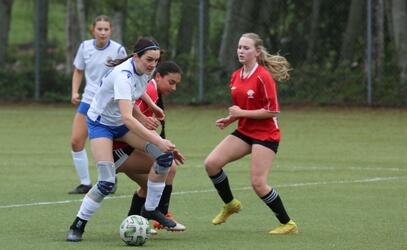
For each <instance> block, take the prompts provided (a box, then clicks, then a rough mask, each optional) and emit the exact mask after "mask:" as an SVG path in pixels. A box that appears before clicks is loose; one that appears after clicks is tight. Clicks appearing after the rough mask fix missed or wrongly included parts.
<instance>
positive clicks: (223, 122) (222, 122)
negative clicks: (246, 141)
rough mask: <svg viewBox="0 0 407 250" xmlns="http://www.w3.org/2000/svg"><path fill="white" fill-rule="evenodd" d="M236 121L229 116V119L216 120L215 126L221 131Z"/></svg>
mask: <svg viewBox="0 0 407 250" xmlns="http://www.w3.org/2000/svg"><path fill="white" fill-rule="evenodd" d="M234 121H235V119H233V118H232V117H231V116H228V117H225V118H220V119H218V120H216V122H215V124H216V126H217V127H219V128H220V129H224V128H226V127H227V126H229V125H230V124H231V123H232V122H234Z"/></svg>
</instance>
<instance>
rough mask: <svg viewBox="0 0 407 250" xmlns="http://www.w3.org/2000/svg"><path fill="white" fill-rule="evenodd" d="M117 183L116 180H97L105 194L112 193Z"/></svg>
mask: <svg viewBox="0 0 407 250" xmlns="http://www.w3.org/2000/svg"><path fill="white" fill-rule="evenodd" d="M115 185H116V184H115V183H114V182H108V181H98V182H97V187H98V190H99V191H100V192H101V193H102V194H103V195H105V196H106V195H108V194H110V193H111V192H112V191H113V189H114V186H115Z"/></svg>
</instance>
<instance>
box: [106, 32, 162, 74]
mask: <svg viewBox="0 0 407 250" xmlns="http://www.w3.org/2000/svg"><path fill="white" fill-rule="evenodd" d="M149 50H160V45H159V44H158V43H157V41H156V40H154V38H152V37H142V38H139V39H138V40H137V42H136V45H134V50H133V54H130V55H128V56H127V57H125V58H122V59H115V60H113V59H109V60H108V61H107V62H106V66H108V67H115V66H117V65H119V64H121V63H123V62H124V61H127V59H129V58H130V57H133V55H135V54H137V56H138V57H141V56H142V55H144V54H145V53H146V52H147V51H149Z"/></svg>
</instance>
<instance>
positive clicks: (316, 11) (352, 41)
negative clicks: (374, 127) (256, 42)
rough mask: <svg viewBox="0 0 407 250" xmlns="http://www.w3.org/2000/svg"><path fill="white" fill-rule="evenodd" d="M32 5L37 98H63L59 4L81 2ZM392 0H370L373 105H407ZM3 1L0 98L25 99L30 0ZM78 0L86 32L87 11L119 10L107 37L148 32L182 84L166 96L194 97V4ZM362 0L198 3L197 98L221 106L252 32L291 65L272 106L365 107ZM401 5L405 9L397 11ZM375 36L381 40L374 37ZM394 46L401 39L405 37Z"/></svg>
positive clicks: (30, 60) (65, 65) (30, 61)
mask: <svg viewBox="0 0 407 250" xmlns="http://www.w3.org/2000/svg"><path fill="white" fill-rule="evenodd" d="M9 1H10V0H9ZM40 1H44V2H46V3H47V4H48V19H47V20H48V21H47V34H46V49H45V52H44V54H43V58H44V60H43V64H42V68H41V73H42V77H41V99H42V100H52V101H68V100H69V99H70V81H71V73H70V72H71V71H70V70H69V68H70V67H71V66H70V65H71V63H72V62H71V61H70V62H69V61H68V60H67V59H69V58H70V56H72V54H74V53H75V52H76V49H77V47H75V48H73V49H71V50H70V51H68V49H67V41H68V40H69V39H71V40H72V39H73V38H72V37H69V36H68V33H67V32H66V26H67V24H68V23H67V22H68V21H67V20H68V18H67V15H68V13H69V11H68V9H67V6H68V3H71V4H76V3H78V2H81V1H75V0H40ZM397 1H398V0H393V1H385V2H384V3H383V1H382V0H372V2H373V8H374V12H373V15H374V16H373V17H374V19H373V21H374V23H373V35H374V39H375V40H374V48H373V53H374V58H373V59H374V65H373V66H374V68H373V70H374V72H373V73H374V79H373V92H372V96H373V105H381V106H383V105H384V106H404V105H406V104H407V101H406V100H407V91H406V89H407V88H406V83H405V82H404V80H403V79H402V75H403V74H401V71H402V70H403V69H402V67H401V66H400V64H399V60H398V58H399V57H400V56H401V55H403V54H401V53H400V51H399V49H397V46H396V44H395V42H394V41H393V40H394V35H395V33H394V31H393V27H394V25H393V24H394V20H395V19H394V20H393V19H392V17H393V15H394V13H393V12H392V9H391V7H392V4H395V3H396V2H397ZM11 2H12V12H11V21H10V32H9V39H8V41H9V42H8V47H7V52H6V60H5V63H3V65H2V67H1V69H0V76H1V78H0V98H1V99H2V100H27V99H32V98H33V96H34V94H33V93H34V86H33V85H34V75H33V74H34V73H33V71H34V48H33V41H34V18H35V16H34V14H35V12H34V10H35V1H34V0H26V1H23V0H11ZM82 2H83V4H84V14H85V17H86V27H87V28H88V27H89V26H90V24H91V23H92V22H93V19H94V17H95V16H97V15H100V14H106V15H109V16H111V17H115V16H117V14H118V13H119V14H120V16H121V17H122V19H120V20H121V22H119V26H117V27H120V30H121V35H120V36H119V37H115V38H114V39H118V40H121V41H122V42H123V44H124V45H125V47H126V48H127V50H128V51H129V52H130V51H132V47H133V45H134V42H135V40H136V39H137V38H138V37H139V36H145V35H153V36H154V37H156V38H159V39H158V40H159V42H160V43H161V45H162V47H164V49H165V50H166V59H172V60H175V61H176V62H178V63H179V64H180V65H181V66H182V68H183V69H184V72H185V74H184V77H183V84H182V85H181V86H180V88H179V90H178V92H177V94H176V95H175V96H172V97H170V98H168V100H167V101H169V102H175V103H197V102H198V100H197V95H198V79H197V72H198V71H197V56H196V55H197V39H198V34H197V29H198V28H197V27H198V8H199V0H193V1H188V0H154V1H151V0H116V1H112V0H106V1H96V0H88V1H82ZM366 2H367V1H364V0H345V1H339V2H338V1H333V0H328V1H320V0H313V1H299V0H289V1H282V0H259V1H249V0H204V3H205V7H206V12H205V18H206V19H205V20H206V22H205V25H206V26H205V36H204V39H205V52H206V53H205V79H204V80H205V97H204V100H205V101H204V102H205V103H228V102H229V97H228V96H229V93H228V88H227V86H228V85H227V84H228V79H229V76H230V74H231V72H232V71H233V70H234V69H236V68H237V67H238V66H239V65H238V64H237V60H236V58H235V47H236V44H237V42H236V41H237V40H236V39H237V38H238V37H239V36H240V35H241V34H242V33H244V32H250V31H251V32H257V33H259V34H260V35H261V37H262V38H263V40H264V42H265V46H266V47H267V48H268V50H269V51H270V52H271V53H279V54H281V55H284V56H286V57H287V58H288V60H289V61H290V62H291V64H292V66H293V69H294V70H293V71H292V78H291V80H289V81H287V82H281V83H279V95H280V102H283V103H284V102H285V103H301V104H303V103H304V104H310V103H311V104H339V105H344V104H350V105H365V104H366V99H367V87H366V85H367V83H366V81H367V79H366V67H367V65H366V46H367V43H366V30H367V23H366ZM164 4H168V9H164V10H163V9H159V6H163V5H164ZM352 11H353V12H352ZM380 11H381V12H383V13H384V15H383V16H382V17H380V15H378V13H381V12H380ZM404 11H405V12H404V13H407V9H406V10H404ZM355 13H356V14H355ZM352 15H353V16H354V18H353V19H352ZM162 16H168V23H164V24H163V21H160V20H161V19H159V18H158V17H162ZM191 16H192V17H191ZM188 18H189V19H188ZM380 18H381V19H380ZM377 23H381V24H382V28H381V29H378V28H377V27H378V26H377V25H376V24H377ZM72 25H74V24H72ZM163 25H167V26H165V27H167V28H165V29H164V28H162V27H164V26H163ZM233 25H235V26H233ZM236 25H237V26H236ZM352 25H353V26H352ZM406 25H407V23H406ZM349 27H353V28H352V29H350V28H349ZM404 27H405V26H404ZM380 34H382V38H381V40H380V39H378V37H380V36H379V35H380ZM89 38H91V35H90V33H89V32H87V33H86V39H89ZM67 39H68V40H67ZM378 41H379V42H378ZM404 43H406V44H407V40H406V41H404ZM225 46H226V48H225ZM224 48H225V49H224ZM379 48H382V50H380V49H379ZM377 65H379V66H377Z"/></svg>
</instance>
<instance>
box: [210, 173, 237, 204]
mask: <svg viewBox="0 0 407 250" xmlns="http://www.w3.org/2000/svg"><path fill="white" fill-rule="evenodd" d="M209 178H211V180H212V182H213V185H215V188H216V190H217V191H218V194H219V195H220V198H222V200H223V202H224V203H225V204H227V203H229V202H231V201H232V200H233V194H232V191H231V190H230V186H229V180H228V177H227V175H226V174H225V172H223V170H222V169H221V170H220V172H219V173H218V174H217V175H215V176H209Z"/></svg>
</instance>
